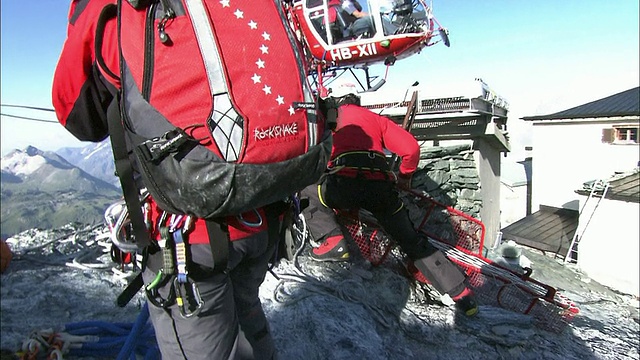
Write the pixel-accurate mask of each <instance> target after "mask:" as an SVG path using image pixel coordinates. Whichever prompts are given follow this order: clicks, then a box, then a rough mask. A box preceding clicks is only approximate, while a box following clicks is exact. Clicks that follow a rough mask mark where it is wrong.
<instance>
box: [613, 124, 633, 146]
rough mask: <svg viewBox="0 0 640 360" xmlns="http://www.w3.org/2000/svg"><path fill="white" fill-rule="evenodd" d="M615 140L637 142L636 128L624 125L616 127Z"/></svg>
mask: <svg viewBox="0 0 640 360" xmlns="http://www.w3.org/2000/svg"><path fill="white" fill-rule="evenodd" d="M616 134H617V135H618V136H617V140H618V141H622V142H634V143H637V142H638V128H632V127H625V128H617V129H616Z"/></svg>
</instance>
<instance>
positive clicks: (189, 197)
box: [105, 0, 331, 219]
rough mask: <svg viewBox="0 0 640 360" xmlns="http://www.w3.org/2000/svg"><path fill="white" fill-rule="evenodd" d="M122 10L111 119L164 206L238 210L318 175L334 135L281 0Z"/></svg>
mask: <svg viewBox="0 0 640 360" xmlns="http://www.w3.org/2000/svg"><path fill="white" fill-rule="evenodd" d="M105 10H106V9H105ZM114 10H115V8H112V9H111V11H114ZM117 16H118V34H119V44H120V81H121V84H122V85H121V91H120V96H119V108H118V110H119V111H118V113H117V114H115V115H114V116H111V118H112V119H113V118H117V119H118V120H120V119H121V121H122V125H123V128H124V129H125V131H124V133H125V138H126V142H127V144H128V146H127V149H129V150H133V154H134V155H135V157H134V159H135V161H134V164H135V166H136V170H137V172H139V173H140V174H141V177H142V180H143V183H144V186H146V188H147V189H148V191H149V193H150V194H151V195H152V197H153V198H154V200H155V201H156V202H157V203H158V204H159V205H160V207H161V208H162V209H164V210H165V211H168V212H171V213H176V214H187V215H193V216H196V217H198V218H206V219H211V218H219V217H224V216H228V215H236V214H239V213H242V212H244V211H247V210H251V209H255V208H258V207H261V206H264V205H267V204H271V203H273V202H276V201H279V200H282V199H284V198H286V197H287V196H288V195H290V194H292V193H294V192H296V191H298V190H301V189H302V188H304V187H306V186H307V185H310V184H312V183H314V182H315V181H317V180H318V179H319V177H320V176H321V175H322V173H323V172H324V170H325V168H326V163H327V161H328V158H329V155H330V151H331V150H330V149H331V137H330V136H329V135H328V132H327V133H324V131H323V130H324V129H323V126H322V122H320V121H319V119H320V118H321V117H320V116H318V114H317V112H316V105H315V104H316V101H315V100H314V96H313V94H312V92H311V89H310V86H309V84H308V82H307V81H306V79H307V64H306V63H305V60H304V57H303V55H302V51H301V48H300V44H299V43H298V42H297V41H296V40H295V36H294V34H293V32H292V31H291V29H290V27H289V26H288V23H287V21H286V17H285V14H284V11H283V8H282V4H280V2H279V1H275V2H274V1H272V0H269V1H252V2H235V1H226V0H223V1H219V0H216V1H205V0H185V1H176V0H162V1H145V2H141V1H137V2H134V1H128V2H127V1H119V5H118V8H117ZM109 129H110V132H111V136H112V141H113V139H114V138H116V136H114V129H112V126H110V127H109ZM113 145H114V152H115V150H116V148H118V147H120V148H123V146H122V144H118V143H113ZM128 155H129V154H128V153H127V156H128ZM121 156H124V152H122V154H121ZM116 161H118V156H117V155H116ZM118 173H119V174H120V176H122V175H125V174H122V173H121V171H120V170H118Z"/></svg>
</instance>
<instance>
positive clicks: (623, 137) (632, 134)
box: [602, 126, 638, 144]
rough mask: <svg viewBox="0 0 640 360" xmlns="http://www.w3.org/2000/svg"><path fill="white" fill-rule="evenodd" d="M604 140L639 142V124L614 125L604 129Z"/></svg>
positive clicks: (626, 142) (628, 142) (617, 142)
mask: <svg viewBox="0 0 640 360" xmlns="http://www.w3.org/2000/svg"><path fill="white" fill-rule="evenodd" d="M602 142H605V143H609V144H638V127H637V126H614V127H613V128H609V129H602Z"/></svg>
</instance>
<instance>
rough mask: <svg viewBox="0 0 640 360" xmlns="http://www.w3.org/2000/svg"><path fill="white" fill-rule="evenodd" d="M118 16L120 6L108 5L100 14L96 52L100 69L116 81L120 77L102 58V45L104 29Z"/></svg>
mask: <svg viewBox="0 0 640 360" xmlns="http://www.w3.org/2000/svg"><path fill="white" fill-rule="evenodd" d="M117 15H118V6H117V5H116V4H108V5H105V7H104V8H103V9H102V12H100V17H99V18H98V22H97V23H96V36H95V47H94V49H95V52H96V62H97V63H98V65H100V68H101V69H102V70H103V71H104V72H105V73H107V75H109V76H111V77H112V78H114V79H119V78H120V77H119V76H118V75H116V74H115V73H114V72H113V71H111V69H109V67H108V66H107V63H106V62H105V61H104V57H103V56H102V44H103V42H104V29H105V26H106V24H107V21H109V20H111V19H113V18H115V17H116V16H117Z"/></svg>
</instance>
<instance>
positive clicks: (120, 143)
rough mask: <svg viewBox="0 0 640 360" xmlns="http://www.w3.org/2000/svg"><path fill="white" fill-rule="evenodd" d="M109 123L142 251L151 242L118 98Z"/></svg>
mask: <svg viewBox="0 0 640 360" xmlns="http://www.w3.org/2000/svg"><path fill="white" fill-rule="evenodd" d="M107 121H108V124H109V134H110V139H111V148H112V150H113V159H114V161H115V168H116V174H117V175H118V178H119V179H120V185H121V186H122V193H123V195H124V201H125V203H126V204H127V210H129V217H130V218H131V225H132V226H133V233H134V235H135V239H136V244H137V245H138V248H139V249H141V250H142V249H145V248H146V247H147V246H149V244H150V243H151V242H150V241H149V233H148V231H147V226H146V224H145V221H144V216H143V215H142V204H141V203H140V194H139V192H138V187H137V186H136V183H135V180H134V178H133V166H132V164H131V161H130V159H129V152H128V151H127V143H126V140H125V135H124V125H123V124H122V120H121V116H120V105H119V101H118V97H116V98H114V100H113V102H111V104H110V105H109V108H108V109H107Z"/></svg>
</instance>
